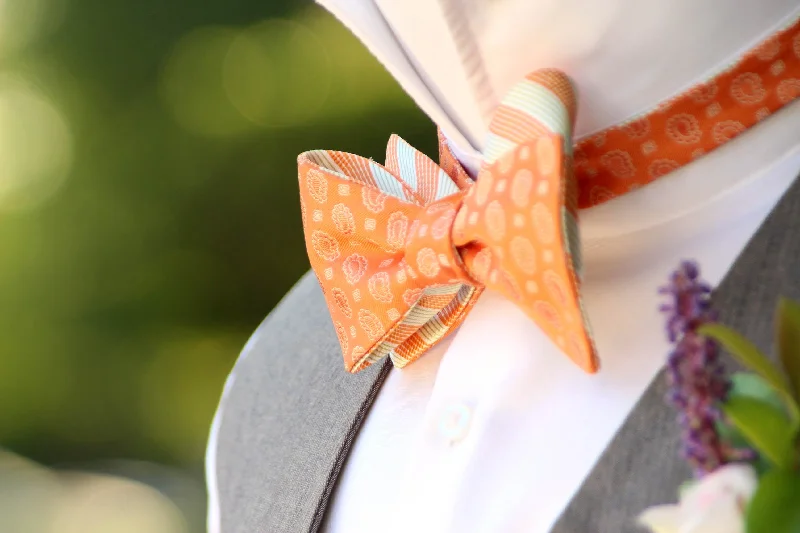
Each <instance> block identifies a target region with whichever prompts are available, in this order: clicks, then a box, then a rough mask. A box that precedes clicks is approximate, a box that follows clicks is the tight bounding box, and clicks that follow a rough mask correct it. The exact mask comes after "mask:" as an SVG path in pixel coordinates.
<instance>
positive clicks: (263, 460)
mask: <svg viewBox="0 0 800 533" xmlns="http://www.w3.org/2000/svg"><path fill="white" fill-rule="evenodd" d="M390 368H391V365H390V363H389V361H388V359H387V360H386V361H385V362H384V363H381V364H376V365H373V366H372V367H370V368H368V369H367V370H364V371H363V372H360V373H358V374H357V375H355V376H353V375H350V374H348V373H347V372H345V371H344V370H343V369H342V360H341V350H340V348H339V342H338V340H337V337H336V333H335V332H334V329H333V325H332V324H331V319H330V315H329V313H328V309H327V306H326V305H325V301H324V298H323V295H322V291H321V290H320V286H319V284H318V283H317V280H316V278H315V277H314V275H313V274H311V273H308V274H306V275H305V276H304V277H303V279H301V280H300V282H298V284H297V285H296V286H295V287H294V288H293V289H292V290H291V292H290V293H289V294H288V295H287V296H286V297H285V298H284V300H283V301H282V302H281V303H280V304H279V305H278V306H277V307H276V308H275V310H274V311H273V312H272V313H271V314H270V315H269V317H267V319H266V320H265V321H264V322H263V323H262V325H261V326H260V327H259V329H258V331H257V332H256V333H255V334H254V335H253V337H252V338H251V340H250V342H249V343H248V344H247V347H245V349H244V351H243V352H242V355H241V357H240V358H239V361H238V362H237V364H236V368H235V369H234V372H233V373H232V374H231V377H230V378H229V384H228V385H226V392H225V393H224V395H223V401H222V403H221V412H222V416H221V419H220V421H219V426H220V427H219V437H218V439H217V443H216V450H212V451H211V453H214V451H216V455H215V457H216V460H215V465H212V466H214V467H215V471H216V485H217V487H216V493H217V494H219V497H220V500H221V502H220V503H221V504H222V505H221V506H220V509H221V514H220V516H219V525H220V529H219V531H222V532H224V533H250V532H253V533H255V532H258V533H261V532H264V533H267V532H268V533H280V532H286V533H298V532H310V533H314V532H316V531H318V530H319V528H320V525H321V523H322V519H323V516H324V514H325V510H326V508H327V505H328V501H329V499H330V496H331V493H332V491H333V489H334V486H335V482H336V480H337V478H338V477H339V474H340V472H341V469H342V466H343V465H344V462H345V460H346V458H347V454H348V453H349V451H350V448H351V445H352V443H353V440H354V438H355V435H356V433H357V432H358V430H359V428H360V427H361V424H362V422H363V420H364V417H365V416H366V413H367V411H368V409H369V407H370V406H371V405H372V402H373V400H374V399H375V396H376V395H377V393H378V390H379V389H380V386H381V385H382V384H383V381H384V379H385V378H386V375H387V374H388V372H389V369H390ZM234 380H235V386H233V384H234ZM212 490H213V487H212ZM210 525H211V528H210V530H211V531H217V529H216V528H215V525H214V524H210Z"/></svg>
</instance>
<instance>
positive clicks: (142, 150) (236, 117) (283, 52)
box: [0, 0, 436, 533]
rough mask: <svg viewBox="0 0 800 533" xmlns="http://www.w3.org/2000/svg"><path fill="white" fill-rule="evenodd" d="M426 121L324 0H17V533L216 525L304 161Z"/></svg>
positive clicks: (0, 65) (0, 201)
mask: <svg viewBox="0 0 800 533" xmlns="http://www.w3.org/2000/svg"><path fill="white" fill-rule="evenodd" d="M392 132H396V133H399V134H400V135H401V136H403V137H405V138H406V139H407V140H409V141H410V142H411V143H412V144H414V145H416V146H417V147H419V148H420V149H422V150H423V151H425V152H427V153H429V154H432V153H434V152H435V144H436V141H435V131H434V127H433V126H432V125H431V124H430V122H429V121H428V120H427V119H426V118H425V117H424V116H423V115H422V114H421V113H420V112H419V111H418V110H417V109H416V107H415V106H414V105H413V103H412V102H411V101H410V100H409V99H408V98H407V97H406V96H405V95H404V94H403V93H402V91H401V90H400V89H399V88H398V87H397V86H396V84H395V82H394V81H393V80H392V79H391V77H390V76H389V75H388V74H387V73H386V72H385V71H384V70H383V68H382V67H381V66H380V65H379V64H378V63H377V61H376V60H375V59H374V58H373V57H372V56H371V55H370V54H369V53H368V52H367V51H366V50H365V49H364V48H363V47H362V46H361V44H360V43H359V42H358V41H357V40H356V39H355V38H354V37H353V36H352V35H351V34H350V33H349V32H348V31H347V30H346V29H345V28H343V27H342V26H341V25H340V23H338V22H337V21H336V20H335V19H334V18H333V17H332V16H330V15H329V14H327V13H326V12H325V11H323V10H322V9H321V8H319V7H316V6H314V5H312V4H311V2H310V1H308V0H306V1H293V0H205V1H204V2H198V1H197V0H137V1H133V0H0V362H1V363H2V366H1V367H0V532H2V533H72V532H75V533H78V532H80V533H95V532H98V533H99V532H103V533H122V532H125V533H127V532H131V533H133V532H137V533H140V532H144V531H146V532H148V533H185V532H191V533H194V532H201V531H203V530H204V518H205V492H204V491H205V489H204V485H203V465H202V462H203V455H204V450H205V444H206V439H207V435H208V430H209V425H210V422H211V418H212V416H213V413H214V410H215V408H216V404H217V401H218V399H219V395H220V392H221V388H222V384H223V382H224V380H225V377H226V376H227V374H228V372H229V370H230V368H231V367H232V365H233V363H234V361H235V359H236V357H237V355H238V352H239V350H240V348H241V347H242V346H243V345H244V343H245V342H246V340H247V338H248V336H249V335H250V333H251V332H252V331H253V330H254V329H255V328H256V327H257V325H258V324H259V322H260V321H261V320H262V319H263V318H264V317H265V316H266V315H267V314H268V313H269V311H270V309H271V308H272V307H273V306H274V305H275V304H276V303H277V301H278V300H279V299H280V298H281V297H282V296H283V295H284V294H285V292H286V291H287V290H288V289H289V288H290V287H291V286H292V284H293V283H294V282H295V281H296V280H297V278H298V277H299V276H300V275H301V274H302V273H303V272H304V271H305V270H306V269H307V268H308V264H307V260H306V256H305V250H304V245H303V239H302V228H301V226H300V212H299V203H298V202H299V201H298V197H297V192H296V189H297V183H296V156H297V154H298V153H300V152H302V151H304V150H307V149H313V148H331V149H338V150H345V151H351V152H355V153H359V154H361V155H365V156H370V157H374V158H375V159H377V160H382V159H383V154H384V150H385V143H386V140H387V138H388V136H389V134H390V133H392Z"/></svg>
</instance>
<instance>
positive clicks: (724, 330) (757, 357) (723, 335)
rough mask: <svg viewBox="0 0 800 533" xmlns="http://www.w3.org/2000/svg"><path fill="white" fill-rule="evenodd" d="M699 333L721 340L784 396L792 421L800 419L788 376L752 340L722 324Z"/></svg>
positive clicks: (708, 325) (722, 343) (705, 328)
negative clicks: (787, 379)
mask: <svg viewBox="0 0 800 533" xmlns="http://www.w3.org/2000/svg"><path fill="white" fill-rule="evenodd" d="M698 333H700V334H701V335H705V336H708V337H711V338H712V339H714V340H716V341H717V342H719V343H720V344H721V345H722V346H723V347H724V348H725V349H726V350H727V351H728V352H730V354H731V355H732V356H733V357H734V358H736V360H737V361H739V362H740V363H741V364H743V365H745V366H746V367H748V368H750V369H751V370H753V371H754V372H756V373H757V374H758V375H760V376H761V377H763V378H764V380H765V381H766V382H767V383H768V384H769V385H770V386H771V387H772V388H773V389H775V391H777V392H778V393H779V394H780V395H781V397H782V398H783V403H784V405H785V406H786V409H787V410H788V411H789V416H790V417H791V419H792V421H793V422H795V423H796V422H798V421H800V408H798V406H797V402H795V400H794V395H793V394H792V390H791V387H790V385H789V383H788V382H787V381H786V378H785V377H784V376H783V374H781V371H780V370H779V369H778V368H777V367H776V366H775V365H773V364H772V363H771V362H770V360H769V359H767V358H766V356H765V355H764V354H762V353H761V352H760V351H759V349H758V348H757V347H756V346H755V345H754V344H753V343H752V342H750V341H749V340H747V339H745V338H744V337H742V336H741V335H739V334H738V333H737V332H735V331H734V330H732V329H730V328H728V327H725V326H723V325H722V324H714V323H711V324H705V325H703V326H700V328H698Z"/></svg>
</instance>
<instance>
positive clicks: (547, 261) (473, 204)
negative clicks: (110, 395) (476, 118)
mask: <svg viewBox="0 0 800 533" xmlns="http://www.w3.org/2000/svg"><path fill="white" fill-rule="evenodd" d="M574 116H575V97H574V94H573V90H572V86H571V84H570V82H569V80H568V78H567V77H566V76H565V75H564V74H562V73H560V72H558V71H552V70H545V71H539V72H537V73H535V74H532V75H530V76H528V77H527V79H526V80H524V81H523V82H522V83H520V84H519V85H517V86H516V87H515V88H514V89H513V90H512V91H511V92H510V93H509V95H508V96H507V97H506V99H505V100H504V102H503V104H502V105H501V106H500V108H499V109H498V110H497V112H496V113H495V117H494V119H493V121H492V123H491V125H490V136H489V139H488V142H487V148H486V150H485V156H484V161H483V165H482V168H481V170H480V173H479V175H478V177H477V180H476V182H475V183H474V184H473V182H472V180H471V179H470V178H469V177H468V176H467V174H466V173H465V172H464V170H463V168H462V167H461V166H460V165H459V164H458V162H457V161H456V160H455V158H454V157H453V155H452V153H450V151H449V149H448V148H447V145H446V143H441V154H440V155H441V164H442V166H441V167H440V166H437V165H436V164H435V163H434V162H433V161H431V160H430V159H428V158H427V157H426V156H424V155H423V154H422V153H420V152H418V151H417V150H415V149H414V148H412V147H411V146H410V145H408V144H407V143H406V142H404V141H403V140H402V139H400V138H399V137H397V136H393V137H392V138H391V139H390V140H389V147H388V150H387V156H386V166H385V167H383V166H380V165H378V164H376V163H375V162H374V161H371V160H368V159H364V158H362V157H358V156H355V155H352V154H347V153H343V152H334V151H326V150H316V151H312V152H306V153H304V154H301V155H300V157H299V158H298V164H299V178H300V184H301V207H302V213H303V225H304V227H305V233H306V246H307V248H308V254H309V258H310V260H311V265H312V268H313V269H314V271H315V273H316V274H317V277H318V278H319V281H320V284H321V286H322V289H323V292H324V293H325V298H326V300H327V302H328V306H329V307H330V311H331V316H332V318H333V323H334V326H335V328H336V333H337V335H338V337H339V341H340V343H341V346H342V351H343V353H344V359H345V367H346V368H347V370H348V371H350V372H357V371H359V370H361V369H363V368H365V367H366V366H368V365H370V364H371V363H373V362H374V361H377V360H378V359H381V358H382V357H384V356H386V355H389V356H390V357H391V358H392V361H393V362H394V364H395V366H398V367H402V366H404V365H406V364H408V363H409V362H412V361H414V360H415V359H416V358H418V357H419V356H420V355H422V354H423V353H424V352H425V351H426V350H428V349H429V348H430V347H431V346H433V345H434V344H436V342H437V341H439V340H440V339H442V338H443V337H444V336H445V335H446V334H447V333H449V332H450V331H452V330H453V329H454V328H455V327H457V326H458V325H459V324H460V323H461V321H462V320H463V319H464V317H465V316H466V314H467V312H468V311H469V309H470V308H471V306H472V305H474V303H475V301H476V299H477V298H478V297H479V295H480V293H481V292H482V290H483V289H484V288H487V289H490V290H494V291H498V292H500V293H502V294H503V295H505V296H506V297H507V298H509V299H510V300H512V301H514V302H516V304H517V305H519V307H520V308H521V309H522V310H523V311H525V313H527V314H528V315H529V316H530V317H531V318H532V319H533V321H534V322H535V323H536V324H538V325H539V327H541V328H542V330H543V331H545V332H546V333H547V334H548V336H549V337H550V339H551V340H552V341H553V342H554V343H555V344H556V345H557V346H558V347H559V348H560V349H561V350H562V351H563V352H564V353H565V354H566V355H567V356H569V357H570V358H571V359H572V360H573V361H574V362H575V363H577V364H578V365H579V366H580V367H581V368H583V369H584V370H586V371H587V372H595V371H596V370H597V366H598V364H597V355H596V351H595V348H594V344H593V342H592V338H591V335H590V333H589V327H588V324H587V320H586V315H585V313H584V312H583V308H582V305H581V301H580V293H579V284H580V281H579V275H578V272H579V270H580V260H579V246H578V231H577V186H576V182H575V178H574V175H573V169H572V127H573V123H574Z"/></svg>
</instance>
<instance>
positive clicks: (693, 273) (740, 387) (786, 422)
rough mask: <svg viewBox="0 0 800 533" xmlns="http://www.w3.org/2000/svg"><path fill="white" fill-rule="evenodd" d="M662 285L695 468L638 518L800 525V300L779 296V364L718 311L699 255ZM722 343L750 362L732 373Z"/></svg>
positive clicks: (733, 528) (749, 529)
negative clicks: (664, 500) (670, 497)
mask: <svg viewBox="0 0 800 533" xmlns="http://www.w3.org/2000/svg"><path fill="white" fill-rule="evenodd" d="M662 292H663V293H665V294H667V295H668V296H669V298H670V301H669V303H667V304H665V305H664V306H663V307H662V310H663V311H664V312H665V313H666V314H667V316H668V321H667V334H668V335H669V339H670V341H671V342H672V344H673V345H674V349H673V351H672V353H670V355H669V359H668V364H667V379H668V380H669V397H668V401H669V402H670V403H671V404H672V405H673V406H675V408H676V409H677V411H678V413H679V416H678V423H679V426H680V431H681V435H682V442H683V449H682V454H683V457H684V458H685V459H686V460H687V461H688V462H689V464H690V465H691V466H692V468H693V470H694V473H695V478H694V479H693V480H689V481H687V482H686V483H685V484H684V485H683V486H682V487H681V490H680V491H679V492H680V494H679V496H678V503H676V504H672V505H659V506H656V507H651V508H649V509H647V510H646V511H645V512H644V513H642V514H641V515H640V516H639V523H640V524H642V525H644V526H645V527H648V528H650V529H651V530H652V531H653V532H654V533H800V468H799V467H800V465H799V464H798V463H799V461H798V459H800V453H799V452H800V447H799V446H798V429H800V407H798V404H800V305H798V304H797V303H795V302H793V301H791V300H788V299H781V300H780V302H778V305H777V311H776V313H775V332H776V333H775V349H776V352H777V353H776V355H777V356H778V357H777V358H778V359H779V360H780V365H776V364H774V363H772V361H771V360H770V359H768V358H767V357H766V356H765V355H764V354H763V353H762V352H761V351H760V350H759V349H758V348H757V347H756V346H755V345H754V344H753V343H752V342H750V341H749V340H747V339H746V338H745V337H743V336H742V335H740V334H739V333H737V332H736V331H734V330H732V329H730V328H728V327H725V326H724V325H722V324H720V323H719V322H718V321H717V316H716V314H715V312H714V310H713V309H712V307H711V303H710V293H711V288H710V287H709V286H708V285H707V284H705V283H703V282H702V281H701V280H700V274H699V270H698V267H697V266H696V265H695V264H693V263H688V262H687V263H684V264H682V265H681V267H680V268H679V269H678V270H677V271H676V272H674V273H673V275H672V278H671V280H670V282H669V285H668V286H666V287H664V288H663V289H662ZM723 349H724V350H725V351H727V352H728V353H730V354H731V355H732V356H733V357H734V358H735V359H736V360H737V361H738V362H739V363H740V364H741V365H742V366H743V367H745V368H746V369H747V371H742V372H735V373H732V374H729V373H727V372H726V371H725V369H724V368H723V366H722V363H721V361H720V353H721V351H722V350H723Z"/></svg>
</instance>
